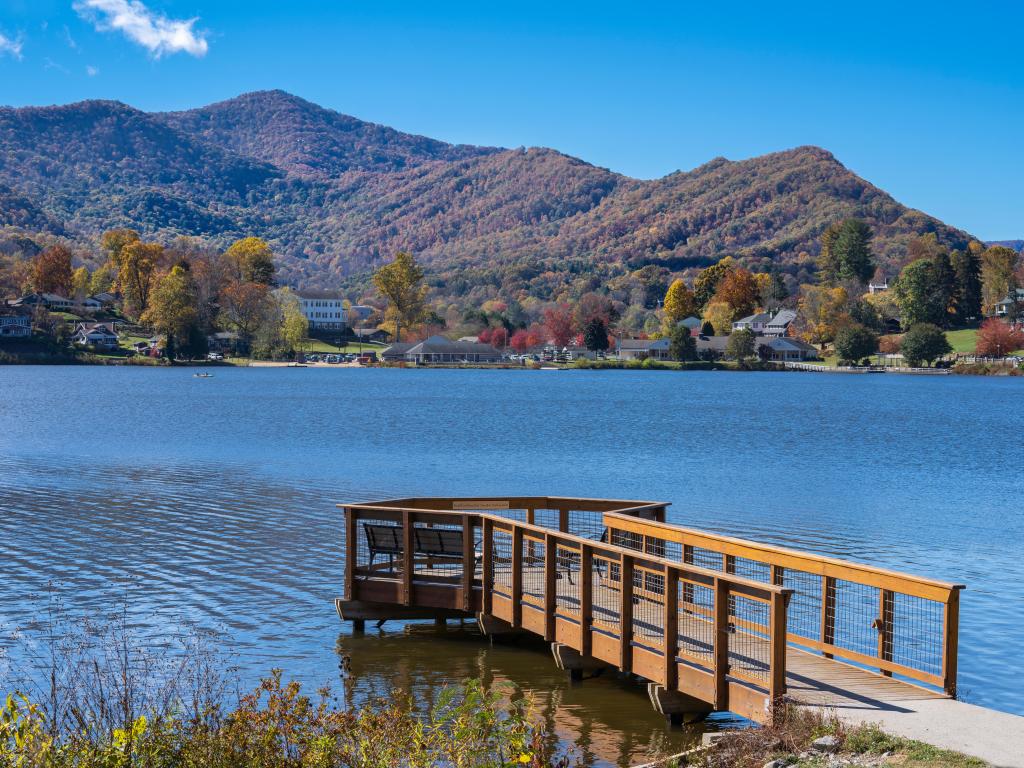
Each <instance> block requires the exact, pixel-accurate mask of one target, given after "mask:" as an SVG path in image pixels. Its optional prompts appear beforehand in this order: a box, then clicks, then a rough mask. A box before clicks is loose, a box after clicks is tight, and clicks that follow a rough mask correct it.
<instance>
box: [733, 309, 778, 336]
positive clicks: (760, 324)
mask: <svg viewBox="0 0 1024 768" xmlns="http://www.w3.org/2000/svg"><path fill="white" fill-rule="evenodd" d="M771 319H772V316H771V313H770V312H758V313H757V314H755V315H747V316H746V317H743V318H740V319H739V320H734V321H733V323H732V329H733V330H734V331H753V332H754V334H755V335H757V336H761V335H762V334H764V329H765V328H766V327H767V325H768V323H769V322H770V321H771Z"/></svg>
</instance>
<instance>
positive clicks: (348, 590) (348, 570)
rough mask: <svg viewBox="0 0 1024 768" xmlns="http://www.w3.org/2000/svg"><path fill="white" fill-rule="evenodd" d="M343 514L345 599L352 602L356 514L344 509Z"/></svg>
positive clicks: (349, 509) (354, 571)
mask: <svg viewBox="0 0 1024 768" xmlns="http://www.w3.org/2000/svg"><path fill="white" fill-rule="evenodd" d="M344 513H345V599H346V600H353V599H355V598H353V596H352V590H353V587H354V586H355V581H356V545H357V544H358V541H357V540H356V535H357V534H356V513H355V510H353V509H352V508H350V507H344Z"/></svg>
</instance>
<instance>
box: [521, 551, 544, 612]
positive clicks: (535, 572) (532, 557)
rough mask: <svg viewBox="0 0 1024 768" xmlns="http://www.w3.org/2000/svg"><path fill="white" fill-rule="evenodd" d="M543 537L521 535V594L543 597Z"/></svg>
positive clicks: (538, 598) (540, 598)
mask: <svg viewBox="0 0 1024 768" xmlns="http://www.w3.org/2000/svg"><path fill="white" fill-rule="evenodd" d="M544 555H545V553H544V539H537V538H533V537H532V536H524V537H523V553H522V564H523V596H524V597H532V598H534V599H536V600H543V599H544Z"/></svg>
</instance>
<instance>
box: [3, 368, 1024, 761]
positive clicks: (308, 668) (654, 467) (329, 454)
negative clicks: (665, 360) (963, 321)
mask: <svg viewBox="0 0 1024 768" xmlns="http://www.w3.org/2000/svg"><path fill="white" fill-rule="evenodd" d="M215 373H216V375H215V377H214V378H212V379H194V378H193V377H192V375H191V371H189V370H185V369H174V370H168V369H142V368H100V367H95V368H90V367H67V368H63V367H0V560H2V562H3V564H4V578H3V579H2V580H0V648H3V647H7V648H13V647H15V644H14V642H13V641H12V640H11V639H10V637H11V633H13V632H14V631H16V630H17V628H19V627H22V626H24V625H26V624H27V623H28V622H30V621H31V620H32V619H33V618H35V617H36V616H38V614H39V611H40V608H41V606H43V605H44V604H45V602H46V599H47V598H46V593H47V589H48V585H50V584H52V585H54V588H55V589H56V591H57V592H58V593H59V595H60V596H61V598H62V600H63V602H64V604H65V605H66V606H67V607H68V609H69V610H71V611H72V612H90V611H96V610H106V609H109V608H110V607H111V606H112V605H115V604H117V603H118V602H119V601H124V600H125V599H127V601H128V604H129V606H130V610H131V614H132V619H133V621H134V622H135V623H136V624H137V626H138V627H140V628H141V630H142V631H146V632H149V633H151V634H152V635H153V636H159V635H160V633H162V632H166V631H167V627H169V626H177V625H180V624H183V623H191V624H194V625H196V626H199V627H202V628H208V629H211V630H215V631H217V632H220V633H222V635H223V636H224V638H225V639H226V641H227V642H228V644H229V645H230V647H231V649H232V651H233V653H234V654H235V656H236V661H237V663H238V664H239V666H240V668H241V672H242V674H243V676H245V678H246V680H247V681H254V680H255V679H256V678H257V677H258V676H259V675H260V674H262V673H265V672H266V671H268V670H269V669H270V668H271V667H282V668H284V669H285V670H286V673H287V674H289V675H292V676H295V677H298V678H300V679H302V680H304V681H308V682H310V683H320V682H328V683H335V684H338V686H339V688H341V689H343V690H344V692H345V694H346V695H347V696H349V697H351V698H352V700H354V701H356V700H359V699H360V698H362V697H365V696H367V695H371V694H373V693H375V692H379V691H383V690H386V689H387V687H388V686H390V685H400V686H402V687H404V688H406V689H410V690H412V691H413V692H414V694H415V695H417V696H419V697H429V696H430V695H432V693H433V692H434V691H436V688H437V687H438V686H439V685H441V684H443V683H444V682H445V681H451V680H460V679H466V678H468V677H480V676H482V677H485V678H488V679H493V680H507V681H510V682H512V683H514V684H515V685H517V686H518V687H519V688H520V689H521V690H524V691H534V692H536V693H537V695H538V696H539V697H540V704H541V708H542V711H543V712H544V714H545V716H546V717H548V718H549V719H550V722H551V723H552V725H553V727H554V728H555V729H556V731H557V732H558V733H559V734H560V735H561V736H562V738H563V739H565V740H566V741H572V742H574V743H576V744H578V745H579V748H580V750H581V752H582V753H583V754H584V755H585V756H586V757H587V758H588V759H590V760H591V761H593V762H594V763H596V764H602V763H605V764H607V763H612V764H627V763H628V761H629V760H630V759H637V758H639V757H642V756H644V755H645V754H646V752H647V749H648V745H649V744H650V743H651V742H652V740H654V741H656V742H660V743H661V744H662V746H663V748H665V749H670V748H673V747H676V746H679V745H681V744H683V743H685V742H686V741H687V740H688V739H692V738H694V733H692V732H690V733H678V732H677V733H673V734H665V733H664V727H663V724H662V723H661V721H660V720H659V719H658V718H656V717H655V716H654V715H653V713H652V712H651V711H650V708H649V705H648V704H647V702H646V698H645V693H644V691H643V690H642V689H641V688H639V687H637V686H634V685H631V684H629V683H628V681H624V680H619V679H618V678H616V677H614V676H612V677H608V678H600V679H597V680H592V681H586V682H585V683H583V685H582V686H570V685H569V684H568V682H567V681H566V680H565V678H564V677H563V676H562V675H561V674H560V673H558V672H557V671H556V670H555V668H554V665H553V664H552V663H551V660H550V655H549V654H548V653H547V652H546V651H545V650H544V649H543V648H539V649H529V648H509V647H500V646H495V647H493V648H492V647H490V646H489V645H487V644H485V643H483V642H481V641H480V639H479V638H478V637H477V636H476V634H475V632H474V631H473V630H472V629H471V628H469V627H466V628H464V629H458V628H452V629H450V630H448V631H447V632H446V633H444V634H442V635H439V634H437V633H436V631H435V630H434V628H433V627H432V626H429V627H428V626H423V625H418V626H408V627H406V626H402V625H400V624H397V623H394V624H389V625H387V626H386V627H385V629H384V631H383V632H382V633H381V634H380V635H379V636H378V634H377V633H376V632H369V631H368V632H367V634H366V636H365V637H352V636H351V634H350V633H349V630H348V627H347V626H343V625H342V624H341V623H340V622H339V621H338V618H337V615H336V614H335V613H334V607H333V605H332V600H333V598H334V597H335V596H336V595H338V594H339V593H340V590H341V581H342V561H341V551H340V535H339V534H340V528H339V516H338V513H337V510H336V509H335V507H334V504H335V503H336V502H339V501H352V500H367V499H373V498H374V497H385V498H386V497H393V496H397V495H421V496H422V495H434V494H436V495H468V496H472V495H483V494H513V495H530V494H537V495H565V496H613V497H618V498H642V499H659V500H667V501H671V502H672V504H673V506H672V507H671V509H670V518H671V519H672V520H674V521H678V522H684V523H686V524H688V525H692V526H696V527H703V528H708V529H711V530H715V531H720V532H723V533H728V534H734V535H740V536H745V537H748V538H754V539H759V540H762V541H768V542H773V543H777V544H782V545H788V546H795V547H800V548H806V549H810V550H814V551H817V552H822V553H825V554H830V555H835V556H839V557H845V558H850V559H855V560H860V561H865V562H869V563H874V564H878V565H882V566H888V567H892V568H895V569H898V570H905V571H910V572H913V573H920V574H923V575H928V576H933V577H936V578H941V579H944V580H948V581H956V582H963V583H966V584H967V585H968V590H967V591H966V592H965V593H964V594H963V596H962V610H961V641H960V653H961V656H960V658H961V661H960V683H961V689H962V691H963V693H964V694H965V697H966V698H967V699H968V700H969V701H972V702H975V703H978V704H983V705H986V706H991V707H995V708H998V709H1004V710H1007V711H1011V712H1017V713H1021V714H1024V694H1022V692H1021V687H1020V684H1019V683H1020V680H1021V679H1024V658H1022V656H1021V655H1020V652H1019V648H1018V647H1017V646H1018V645H1019V642H1018V641H1019V638H1020V627H1021V625H1022V622H1024V512H1022V500H1024V473H1022V472H1021V459H1022V454H1021V434H1024V380H1022V379H991V378H972V377H934V378H933V377H904V376H838V375H814V374H774V373H758V374H730V373H716V372H707V373H699V372H694V373H686V374H673V373H668V372H658V371H650V372H647V371H603V372H602V371H564V372H540V371H537V372H534V371H417V370H335V369H331V370H317V369H238V370H235V369H219V370H217V371H216V372H215ZM339 653H340V654H344V655H348V656H351V658H352V670H351V674H350V675H348V676H347V678H346V679H345V680H344V682H339V677H341V676H342V675H341V673H340V672H339ZM3 669H4V667H3V666H2V664H0V673H2V672H3Z"/></svg>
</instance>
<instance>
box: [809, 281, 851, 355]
mask: <svg viewBox="0 0 1024 768" xmlns="http://www.w3.org/2000/svg"><path fill="white" fill-rule="evenodd" d="M848 303H849V296H848V295H847V293H846V289H845V288H842V287H841V286H837V287H835V288H828V287H825V286H819V285H802V286H800V303H799V306H798V311H797V322H796V325H797V333H798V335H799V336H800V338H802V339H803V340H804V341H806V342H807V343H809V344H818V345H819V346H820V345H824V344H828V343H829V342H831V341H832V340H833V339H834V338H835V336H836V331H837V330H839V328H840V327H842V326H843V325H844V324H845V323H848V322H849V320H850V315H849V313H848V312H847V307H848Z"/></svg>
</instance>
